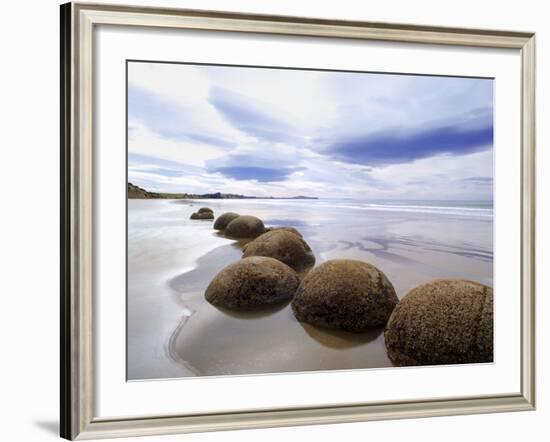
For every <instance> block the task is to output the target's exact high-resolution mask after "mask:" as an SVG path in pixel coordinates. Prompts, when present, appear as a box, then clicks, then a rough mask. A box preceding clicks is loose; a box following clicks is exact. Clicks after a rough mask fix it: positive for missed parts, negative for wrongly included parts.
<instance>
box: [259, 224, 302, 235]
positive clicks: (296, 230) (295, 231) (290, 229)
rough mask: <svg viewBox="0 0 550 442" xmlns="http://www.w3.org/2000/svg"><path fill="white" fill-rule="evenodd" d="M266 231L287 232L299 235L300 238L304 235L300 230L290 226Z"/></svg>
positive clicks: (271, 228)
mask: <svg viewBox="0 0 550 442" xmlns="http://www.w3.org/2000/svg"><path fill="white" fill-rule="evenodd" d="M265 230H266V232H273V231H276V230H285V231H287V232H291V233H294V234H295V235H298V236H299V237H302V234H301V233H300V232H299V231H298V229H295V228H294V227H290V226H283V227H268V228H267V229H265Z"/></svg>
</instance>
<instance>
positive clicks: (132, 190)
mask: <svg viewBox="0 0 550 442" xmlns="http://www.w3.org/2000/svg"><path fill="white" fill-rule="evenodd" d="M128 198H131V199H154V198H156V199H159V198H166V199H287V198H274V197H265V198H262V197H256V196H245V195H237V194H234V193H221V192H215V193H203V194H196V193H158V192H149V191H148V190H145V189H142V188H141V187H139V186H136V185H135V184H132V183H128ZM288 199H308V200H314V199H317V198H315V197H308V196H295V197H291V198H288Z"/></svg>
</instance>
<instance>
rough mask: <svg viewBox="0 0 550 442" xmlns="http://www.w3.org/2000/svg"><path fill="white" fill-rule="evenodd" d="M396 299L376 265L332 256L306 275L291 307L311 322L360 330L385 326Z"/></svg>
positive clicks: (302, 317)
mask: <svg viewBox="0 0 550 442" xmlns="http://www.w3.org/2000/svg"><path fill="white" fill-rule="evenodd" d="M398 301H399V300H398V298H397V295H396V294H395V290H394V288H393V286H392V284H391V282H390V281H389V280H388V278H386V275H384V273H382V272H381V271H380V270H379V269H377V268H376V267H375V266H373V265H371V264H368V263H366V262H363V261H356V260H352V259H334V260H330V261H326V262H324V263H323V264H321V265H320V266H319V267H316V268H314V269H313V270H311V271H310V272H309V273H308V274H307V275H306V277H305V278H304V279H303V280H302V283H301V284H300V287H299V288H298V290H297V291H296V295H295V296H294V299H293V300H292V310H293V311H294V314H295V315H296V318H297V319H298V320H300V321H303V322H307V323H310V324H312V325H317V326H321V327H328V328H335V329H340V330H346V331H351V332H362V331H365V330H367V329H368V328H370V327H380V326H383V325H385V324H386V322H387V320H388V318H389V317H390V314H391V312H392V311H393V309H394V308H395V306H396V305H397V302H398Z"/></svg>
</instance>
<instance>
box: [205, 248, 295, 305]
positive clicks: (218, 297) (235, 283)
mask: <svg viewBox="0 0 550 442" xmlns="http://www.w3.org/2000/svg"><path fill="white" fill-rule="evenodd" d="M299 283H300V280H299V279H298V275H297V274H296V272H295V271H294V270H292V269H291V268H290V267H288V266H287V265H286V264H283V263H282V262H280V261H277V260H276V259H273V258H266V257H263V256H253V257H250V258H244V259H241V260H240V261H236V262H234V263H233V264H230V265H228V266H227V267H225V268H224V269H223V270H222V271H220V272H219V273H218V274H217V275H216V276H215V277H214V279H212V281H211V282H210V284H209V285H208V288H207V289H206V292H205V297H206V300H207V301H208V302H209V303H210V304H212V305H215V306H217V307H222V308H228V309H236V310H253V309H258V308H261V307H265V306H271V305H274V304H278V303H281V302H284V301H288V300H290V299H291V298H292V297H293V296H294V293H295V292H296V289H297V288H298V284H299Z"/></svg>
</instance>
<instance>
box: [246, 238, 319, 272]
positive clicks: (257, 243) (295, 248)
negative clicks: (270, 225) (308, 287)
mask: <svg viewBox="0 0 550 442" xmlns="http://www.w3.org/2000/svg"><path fill="white" fill-rule="evenodd" d="M249 256H268V257H270V258H275V259H277V260H279V261H281V262H284V263H285V264H286V265H287V266H289V267H291V268H293V269H294V270H296V271H297V272H299V271H301V270H304V269H306V268H308V267H311V266H312V265H313V264H315V256H314V255H313V252H312V251H311V247H309V245H308V243H307V242H305V241H304V239H303V238H302V237H301V236H298V235H296V234H295V233H293V232H291V231H288V230H283V229H278V230H271V231H270V232H267V233H264V234H263V235H260V236H259V237H258V238H256V239H255V240H254V241H252V242H250V243H248V244H247V245H246V246H244V248H243V257H244V258H246V257H249Z"/></svg>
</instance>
